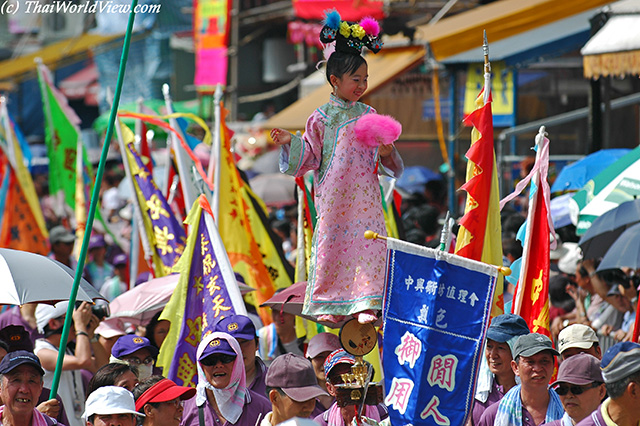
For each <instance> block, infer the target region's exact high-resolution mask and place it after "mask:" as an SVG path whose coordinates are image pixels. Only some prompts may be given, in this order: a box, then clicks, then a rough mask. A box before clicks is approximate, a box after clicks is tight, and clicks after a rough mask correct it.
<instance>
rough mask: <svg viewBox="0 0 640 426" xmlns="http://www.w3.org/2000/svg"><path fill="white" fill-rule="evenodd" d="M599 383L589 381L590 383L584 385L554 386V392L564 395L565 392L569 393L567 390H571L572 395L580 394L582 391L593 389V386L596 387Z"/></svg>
mask: <svg viewBox="0 0 640 426" xmlns="http://www.w3.org/2000/svg"><path fill="white" fill-rule="evenodd" d="M600 385H601V383H598V382H595V383H591V384H590V385H585V386H562V385H560V386H558V387H557V388H556V393H557V394H558V395H560V396H564V395H566V394H568V393H569V391H571V393H572V394H574V395H580V394H582V393H583V392H586V391H588V390H589V389H593V388H597V387H598V386H600Z"/></svg>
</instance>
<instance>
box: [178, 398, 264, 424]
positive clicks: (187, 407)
mask: <svg viewBox="0 0 640 426" xmlns="http://www.w3.org/2000/svg"><path fill="white" fill-rule="evenodd" d="M270 411H271V402H269V400H268V399H267V398H265V397H264V396H262V395H259V394H257V393H255V392H253V391H252V390H249V392H248V393H247V396H246V399H245V404H244V407H243V410H242V414H241V415H240V418H239V419H238V421H237V422H236V423H230V422H228V421H227V422H225V423H224V424H223V423H222V421H221V420H220V419H219V418H218V416H217V415H216V413H215V412H214V410H213V407H212V406H211V404H210V403H209V400H208V399H207V401H206V402H205V405H204V424H205V425H207V426H214V425H215V426H228V425H235V426H255V425H259V424H260V422H261V421H262V419H263V418H264V416H265V415H267V413H269V412H270ZM198 425H199V422H198V406H197V405H196V399H195V398H191V399H188V400H186V401H185V402H184V411H183V413H182V421H181V422H180V426H198Z"/></svg>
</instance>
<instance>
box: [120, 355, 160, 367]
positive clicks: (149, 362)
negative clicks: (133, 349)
mask: <svg viewBox="0 0 640 426" xmlns="http://www.w3.org/2000/svg"><path fill="white" fill-rule="evenodd" d="M124 360H125V361H127V362H128V363H129V365H134V366H136V367H137V366H139V365H141V364H144V365H152V364H153V363H154V362H155V361H156V360H155V358H153V357H151V356H149V357H146V358H145V359H144V360H142V359H140V358H136V357H131V358H125V359H124Z"/></svg>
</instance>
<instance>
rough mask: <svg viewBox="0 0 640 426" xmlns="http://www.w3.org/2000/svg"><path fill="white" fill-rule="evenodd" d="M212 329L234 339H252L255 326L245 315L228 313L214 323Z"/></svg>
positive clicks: (254, 333)
mask: <svg viewBox="0 0 640 426" xmlns="http://www.w3.org/2000/svg"><path fill="white" fill-rule="evenodd" d="M214 331H220V332H222V333H227V334H230V335H232V336H233V337H235V338H236V340H240V339H243V340H253V339H255V338H256V326H255V325H253V322H251V319H250V318H249V317H248V316H246V315H229V316H228V317H225V318H222V319H221V320H220V321H218V323H217V324H216V325H215V329H214Z"/></svg>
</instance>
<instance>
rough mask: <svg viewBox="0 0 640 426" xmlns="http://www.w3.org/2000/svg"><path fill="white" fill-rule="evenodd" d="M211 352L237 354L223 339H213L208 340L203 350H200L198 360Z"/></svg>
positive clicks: (211, 353)
mask: <svg viewBox="0 0 640 426" xmlns="http://www.w3.org/2000/svg"><path fill="white" fill-rule="evenodd" d="M213 354H225V355H233V356H237V355H238V354H236V351H234V350H233V348H232V347H231V345H230V344H229V342H227V341H226V340H224V339H213V340H212V341H210V342H209V344H208V345H207V347H206V348H204V351H202V355H200V358H198V361H202V360H203V359H205V358H206V357H208V356H209V355H213Z"/></svg>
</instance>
